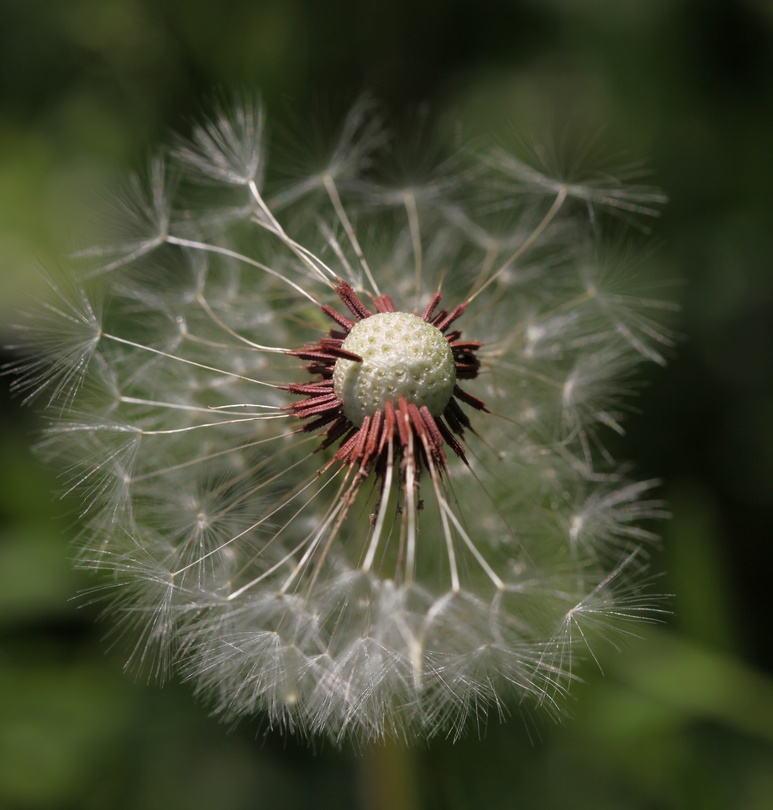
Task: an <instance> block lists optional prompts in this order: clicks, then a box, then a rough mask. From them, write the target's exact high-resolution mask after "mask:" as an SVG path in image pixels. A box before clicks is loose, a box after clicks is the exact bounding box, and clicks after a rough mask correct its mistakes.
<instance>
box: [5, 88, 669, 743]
mask: <svg viewBox="0 0 773 810" xmlns="http://www.w3.org/2000/svg"><path fill="white" fill-rule="evenodd" d="M383 118H384V116H383V113H382V111H381V109H380V108H379V106H378V105H377V104H376V103H375V102H373V101H372V100H370V99H366V100H364V101H361V102H359V103H358V104H356V105H355V106H354V108H353V109H352V111H351V112H350V114H349V115H348V116H347V117H346V118H345V120H344V122H343V124H342V126H341V127H340V128H339V129H338V131H337V133H335V134H334V136H333V137H332V138H331V139H330V140H329V142H327V143H326V144H324V145H319V144H317V145H316V148H315V149H314V150H313V152H314V159H313V160H312V162H311V164H312V165H309V166H308V167H307V168H306V170H305V171H302V170H301V168H302V167H301V166H300V165H299V164H298V163H297V162H296V164H295V165H294V166H293V167H292V171H288V170H287V169H286V168H285V169H284V170H281V171H274V170H273V169H272V166H273V159H274V154H273V152H272V150H270V149H269V145H268V143H267V140H266V134H265V133H266V124H265V120H266V114H265V111H264V110H263V107H262V105H261V103H260V102H259V101H258V100H255V99H250V98H247V97H242V98H240V99H239V100H238V102H237V103H236V105H235V106H234V105H232V106H229V105H225V104H221V105H220V106H219V107H218V108H217V109H216V110H215V114H214V115H213V116H212V117H211V118H210V119H209V120H208V121H206V122H204V123H203V124H201V125H200V126H198V127H196V128H195V129H194V131H193V134H192V136H191V138H189V139H183V138H180V139H178V140H177V141H176V142H175V144H174V147H173V149H171V150H170V152H169V154H168V155H167V156H166V157H165V159H164V160H161V159H156V160H154V161H153V163H152V166H151V170H150V172H149V173H147V175H146V176H145V179H144V180H143V176H142V175H137V176H136V177H134V178H133V179H132V180H131V181H130V182H129V183H128V184H127V186H126V188H125V189H124V192H125V194H124V196H126V198H127V199H126V201H125V202H124V203H122V205H121V207H119V208H117V209H116V211H117V214H118V218H119V219H120V220H122V221H121V222H120V223H119V225H120V227H118V228H117V229H116V232H115V233H116V238H115V240H114V241H113V242H112V243H110V244H108V245H107V246H106V247H98V248H95V249H93V250H89V251H86V252H85V253H83V254H81V255H80V256H79V257H77V263H78V267H77V269H76V270H75V271H74V277H73V280H71V281H69V282H68V283H66V284H56V285H52V295H51V299H50V300H49V301H47V302H45V303H44V304H43V305H42V306H41V307H40V308H39V309H38V311H37V312H33V313H31V314H30V316H29V317H27V318H26V319H25V321H24V323H23V324H22V325H21V328H20V341H19V347H20V349H21V350H22V351H23V352H24V359H23V360H22V361H21V363H20V364H19V366H18V368H17V371H16V374H17V376H16V387H17V388H20V389H23V390H24V391H25V393H27V394H28V395H29V397H30V398H33V399H34V398H35V397H36V396H38V397H39V398H40V399H41V401H42V402H43V404H44V405H45V406H46V407H48V408H49V412H50V413H51V415H52V418H53V426H52V428H51V430H50V431H49V432H48V433H47V435H46V437H45V438H44V439H43V441H42V442H41V449H42V451H43V452H44V453H45V455H46V456H48V457H49V458H50V459H51V461H52V463H54V464H57V465H58V466H59V468H60V469H61V470H62V474H63V481H64V487H65V489H66V490H67V491H68V492H72V493H77V494H78V495H80V497H81V499H82V504H83V507H82V520H83V530H82V533H81V536H80V537H79V539H78V552H77V558H78V563H79V565H81V566H82V567H84V568H86V569H89V570H92V571H94V572H95V573H98V574H100V575H101V576H102V577H103V579H102V580H100V584H99V585H98V587H97V589H96V590H95V592H94V598H106V599H107V600H108V602H107V609H106V613H107V614H108V615H109V616H110V620H111V621H112V622H117V627H118V630H117V632H125V633H127V634H130V635H131V637H132V639H133V646H132V650H133V652H132V656H131V661H130V664H131V665H133V666H136V667H140V668H143V669H144V670H148V671H150V672H151V673H152V674H156V675H157V676H158V677H160V678H166V677H170V676H171V675H172V674H173V673H177V674H178V675H179V676H181V677H182V678H184V679H186V680H188V681H190V682H191V684H192V686H193V689H194V690H195V692H196V693H197V694H198V695H200V696H201V697H202V699H203V700H205V701H207V702H208V704H209V705H210V706H211V707H212V708H213V709H214V711H215V712H216V713H218V714H220V715H222V716H223V717H226V718H229V719H238V718H243V717H245V716H248V717H251V716H258V717H260V718H263V719H264V721H265V722H267V723H268V724H269V725H271V726H275V727H281V728H283V729H285V730H287V731H288V732H292V733H298V734H301V735H309V736H316V735H324V736H326V737H328V738H330V739H332V740H334V741H336V742H344V741H346V740H356V741H372V740H378V739H382V738H384V737H386V736H393V737H398V738H401V739H414V738H416V737H421V738H428V737H432V736H434V735H437V734H448V735H450V736H452V737H456V736H458V735H460V734H462V733H464V731H465V729H467V728H468V727H470V726H474V727H475V728H477V729H480V728H481V727H482V726H484V725H485V722H486V719H487V718H488V717H489V716H495V717H501V716H504V715H506V714H507V712H508V710H509V707H512V706H516V705H518V706H520V705H521V704H522V703H524V702H527V703H531V704H533V705H535V706H541V707H544V708H545V709H546V710H547V711H548V712H549V713H553V714H557V713H560V711H561V708H560V707H561V704H562V698H563V696H564V694H565V692H566V691H567V689H568V688H569V686H570V684H571V682H572V680H573V679H574V678H575V674H574V673H575V666H576V660H577V659H578V658H580V657H582V655H583V654H585V655H586V657H587V655H588V654H590V656H591V657H594V656H595V646H594V648H593V649H591V648H590V645H591V644H593V643H594V642H593V640H592V637H593V636H594V634H595V635H596V636H600V637H602V638H604V637H607V636H612V635H613V634H614V632H616V631H615V629H614V628H616V627H617V626H618V625H619V624H620V623H621V622H627V621H631V620H635V619H647V618H652V617H655V616H657V615H658V612H659V610H660V607H659V602H658V601H657V599H656V598H650V597H649V596H648V595H647V593H646V585H647V581H648V579H647V575H646V574H645V569H646V559H647V554H646V547H647V546H648V545H649V544H651V543H652V542H654V541H655V534H654V532H653V529H652V525H651V524H652V521H654V520H657V519H660V518H662V517H664V514H665V513H664V508H663V506H662V504H661V503H660V501H659V499H658V498H657V497H656V496H654V495H653V494H652V489H653V487H654V486H655V483H654V482H652V481H646V482H636V481H632V480H630V479H629V475H628V472H627V469H626V468H625V467H624V466H623V465H621V464H620V463H618V462H617V461H616V460H615V459H614V458H613V457H612V455H611V453H610V452H609V450H608V448H607V436H608V435H609V434H610V433H619V432H620V431H622V425H623V422H624V419H625V418H626V415H627V412H628V410H629V407H628V406H627V404H626V399H627V397H628V396H629V395H630V393H631V390H632V380H633V374H634V373H635V370H636V369H637V367H638V365H639V364H640V363H641V362H642V361H644V360H649V361H654V362H657V363H661V362H663V360H664V357H665V353H666V350H667V348H668V346H669V344H670V335H669V332H668V331H667V329H665V328H664V327H663V326H662V325H661V324H660V322H659V315H660V314H661V313H662V311H663V305H662V304H661V303H660V302H659V301H658V300H657V297H655V296H652V295H651V294H643V292H642V290H641V286H642V285H641V284H640V282H636V284H634V283H633V270H632V265H631V263H630V262H628V261H625V260H622V259H620V252H619V251H618V252H615V251H607V248H606V245H605V241H604V239H603V234H602V232H601V226H602V223H603V221H604V217H605V212H606V211H607V210H611V213H612V214H613V215H616V217H617V218H619V216H620V214H621V213H623V214H625V217H626V218H629V217H637V216H642V215H646V214H648V213H651V212H652V209H653V207H654V206H655V205H657V204H658V203H659V202H660V201H661V197H660V196H659V194H658V193H657V192H655V191H652V190H651V189H648V188H645V187H642V186H637V187H634V188H630V189H629V188H627V187H626V185H625V183H623V182H621V181H620V179H619V178H615V177H612V176H610V175H609V174H608V173H605V172H595V173H594V171H593V170H592V169H589V170H588V171H587V172H579V173H574V174H572V176H571V179H570V178H569V176H568V175H565V176H559V175H553V176H551V175H550V173H549V171H548V168H549V167H548V166H546V165H542V164H540V165H534V166H528V165H527V164H526V163H524V162H523V161H522V160H518V159H516V158H513V157H511V156H509V155H508V154H506V153H505V152H504V151H503V150H502V149H501V148H498V147H497V148H488V149H487V148H484V147H481V146H477V147H476V148H475V149H474V150H472V149H470V150H461V151H459V150H458V149H457V148H454V149H446V148H445V147H443V146H442V145H440V146H439V145H437V144H434V145H432V146H431V148H429V149H428V150H427V156H426V157H425V158H422V159H414V160H412V162H413V163H414V164H415V165H418V166H419V167H420V171H419V172H418V174H417V176H415V177H406V176H405V172H401V173H400V177H399V182H396V183H391V184H390V182H389V181H388V179H385V178H388V177H389V176H390V174H389V171H387V170H383V163H384V161H385V160H386V158H387V157H388V155H389V153H392V154H394V153H395V152H396V151H399V146H397V145H395V144H393V143H392V142H391V141H390V138H389V135H388V133H387V130H386V128H385V127H384V122H383ZM422 120H423V119H422ZM422 127H423V124H422ZM423 132H425V130H424V129H423ZM425 134H426V133H425ZM422 138H424V135H423V136H422ZM419 140H422V139H418V140H417V141H416V143H418V142H419ZM414 145H415V144H414ZM272 146H273V144H272ZM583 177H587V178H590V179H589V180H588V181H587V182H584V181H583V180H582V178H583ZM170 178H173V179H174V182H171V181H170ZM121 212H122V213H121ZM632 251H633V248H631V249H630V251H629V252H632Z"/></svg>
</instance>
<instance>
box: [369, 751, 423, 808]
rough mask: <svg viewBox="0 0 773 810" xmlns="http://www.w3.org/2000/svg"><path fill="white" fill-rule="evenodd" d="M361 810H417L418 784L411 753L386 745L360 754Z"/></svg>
mask: <svg viewBox="0 0 773 810" xmlns="http://www.w3.org/2000/svg"><path fill="white" fill-rule="evenodd" d="M360 774H361V777H360V778H361V782H360V807H361V808H362V810H394V808H396V807H399V808H401V810H419V808H420V807H421V801H420V798H419V784H418V779H417V762H416V755H415V750H414V749H412V748H409V747H408V746H406V745H402V744H401V743H398V742H394V741H391V740H390V741H388V742H383V743H379V744H376V745H372V746H370V747H369V748H367V749H366V750H365V751H364V752H363V759H362V764H361V768H360Z"/></svg>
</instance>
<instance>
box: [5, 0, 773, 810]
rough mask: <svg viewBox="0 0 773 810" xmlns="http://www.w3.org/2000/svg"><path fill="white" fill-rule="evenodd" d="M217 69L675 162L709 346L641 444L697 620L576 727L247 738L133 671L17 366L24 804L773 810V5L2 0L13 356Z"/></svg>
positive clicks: (12, 703)
mask: <svg viewBox="0 0 773 810" xmlns="http://www.w3.org/2000/svg"><path fill="white" fill-rule="evenodd" d="M220 87H225V88H233V87H248V88H260V89H261V91H262V92H263V94H264V97H265V99H266V101H267V104H268V106H269V110H270V111H271V112H274V111H277V112H279V113H281V111H283V110H284V109H285V108H288V107H289V108H291V109H293V110H295V111H296V112H298V113H302V114H304V115H305V114H306V113H308V112H309V111H312V112H311V116H312V117H313V115H315V114H316V113H314V112H313V111H315V110H318V109H320V108H322V109H324V108H325V105H326V104H330V105H335V104H338V103H339V102H340V100H341V99H344V100H346V99H349V100H350V99H352V98H353V97H354V96H355V95H356V94H357V93H358V92H359V91H361V90H363V89H366V90H370V91H371V92H372V93H373V94H374V95H375V96H377V97H378V98H380V99H383V101H384V103H385V104H386V106H387V108H388V109H390V110H391V111H392V112H393V113H394V114H395V115H396V116H397V117H398V119H399V117H400V116H401V115H403V114H405V111H407V110H410V109H415V108H416V106H417V105H422V104H425V103H426V104H428V105H429V106H430V108H431V109H432V110H433V111H437V112H438V113H439V114H440V115H441V117H445V118H446V119H448V120H452V119H454V118H456V117H458V120H459V121H462V122H464V124H465V126H466V127H468V128H469V129H471V130H472V131H473V132H487V133H490V134H492V135H494V136H497V137H499V136H501V137H505V133H506V132H507V131H508V129H509V128H510V127H512V126H513V125H515V126H517V127H519V128H520V127H523V128H525V129H537V130H539V127H540V126H542V125H543V124H544V122H545V121H546V120H547V119H553V120H555V119H558V120H562V119H563V118H565V117H575V118H577V117H579V118H581V119H582V120H583V121H584V122H585V123H584V125H586V126H587V125H589V126H591V127H596V128H602V127H603V128H604V129H605V130H606V133H607V135H608V137H609V139H610V142H611V143H612V144H613V145H614V146H615V148H620V149H623V150H624V151H625V152H627V154H628V155H629V156H630V157H632V158H646V159H647V161H648V164H649V166H650V167H651V169H652V179H653V181H654V182H655V183H657V184H658V185H660V186H661V187H663V188H664V189H665V190H666V191H667V192H668V194H669V196H670V199H671V201H670V204H669V205H668V207H667V209H666V210H665V212H664V215H663V217H662V218H661V219H660V220H659V221H658V222H657V223H656V227H655V233H656V237H655V239H656V243H657V244H656V248H655V249H656V252H655V253H654V256H655V258H656V260H655V261H654V262H653V261H652V260H650V261H649V263H648V264H649V265H650V266H654V267H655V268H656V270H655V271H654V272H656V274H657V276H658V279H659V280H662V279H674V280H676V281H677V282H678V283H677V284H676V285H675V286H673V287H672V288H667V289H666V291H665V294H667V295H669V296H672V297H673V298H674V299H676V300H678V301H679V302H680V304H681V314H680V316H679V318H678V321H677V324H676V326H677V329H678V330H679V332H680V335H681V338H680V343H679V346H678V348H677V350H676V351H675V352H674V357H673V360H672V362H671V363H670V365H669V366H668V368H667V369H665V370H662V369H648V370H647V371H646V373H645V377H644V378H643V379H644V382H646V387H645V388H643V390H642V391H641V393H640V396H639V398H638V400H637V403H636V404H637V407H640V408H641V414H640V415H636V416H634V417H633V418H632V419H631V420H630V422H629V432H628V435H627V436H626V438H625V440H624V442H623V446H622V452H623V454H624V455H625V456H626V457H628V458H631V459H633V460H634V461H635V465H636V470H637V472H638V474H640V475H641V477H642V478H646V477H660V478H662V480H663V481H664V485H663V492H664V495H665V497H666V498H667V499H668V501H669V503H670V507H671V511H672V513H673V517H672V519H671V520H670V521H669V522H668V523H667V525H665V526H664V531H663V533H664V543H663V550H662V552H661V553H659V554H658V555H656V557H655V559H654V566H655V568H656V569H657V570H662V571H665V572H666V573H665V576H664V578H663V579H662V580H661V582H662V589H663V590H664V591H667V592H670V593H673V594H675V596H674V598H673V600H672V608H673V615H672V616H671V617H669V619H668V621H667V622H666V623H665V624H664V625H663V626H660V627H642V628H640V629H639V633H638V635H639V636H640V637H638V638H631V639H630V640H629V641H628V642H627V643H626V644H625V649H624V650H623V651H622V654H618V653H616V652H614V651H603V653H602V656H601V664H602V667H603V670H604V673H603V676H602V675H601V674H600V673H599V672H598V668H596V667H592V666H589V667H588V668H587V669H586V670H584V671H583V673H582V674H583V676H584V678H585V683H583V684H581V685H579V686H578V688H576V689H575V690H574V693H573V701H572V703H571V704H570V705H569V717H568V718H567V719H566V720H565V721H564V722H563V723H561V724H558V725H555V724H553V723H552V722H550V721H548V720H545V719H543V718H540V717H533V716H524V717H521V716H519V714H518V711H517V709H516V710H514V712H513V716H512V717H511V718H510V719H509V722H507V723H506V724H504V725H500V724H499V723H497V722H496V721H493V722H491V723H490V724H489V728H488V730H487V732H486V734H485V737H483V739H480V738H479V737H478V735H476V734H475V733H474V732H473V733H471V734H470V735H469V736H468V737H467V738H465V739H464V740H462V741H461V742H459V743H457V744H456V745H453V744H451V743H450V742H448V743H447V742H443V741H440V742H435V743H433V744H432V745H431V746H430V747H418V748H417V749H415V750H413V751H411V752H409V753H408V754H405V753H404V752H400V751H396V750H393V749H386V750H384V751H380V752H377V753H375V754H373V753H372V752H366V755H365V756H364V757H363V756H360V755H357V754H355V753H353V752H351V751H346V750H344V751H337V750H335V749H333V748H331V747H330V746H329V745H318V746H316V748H312V749H310V748H309V747H308V746H306V745H305V744H302V743H299V742H298V741H296V740H293V739H292V738H290V739H283V738H281V737H279V736H277V735H275V734H272V733H268V734H266V733H265V731H264V730H263V729H262V727H261V726H260V724H259V723H258V722H256V723H254V724H250V723H243V724H242V725H240V726H239V727H237V728H236V729H229V728H226V727H224V726H222V725H220V724H218V723H217V722H215V721H214V720H212V719H210V718H209V717H208V716H207V713H206V709H205V708H203V707H202V706H200V705H197V704H196V703H195V702H194V701H193V700H192V699H191V697H190V695H189V693H188V690H187V689H186V687H185V686H179V685H168V686H165V687H164V688H160V687H158V686H156V685H147V684H137V683H135V682H134V681H133V680H132V679H131V678H129V677H127V676H125V675H124V674H123V672H122V670H121V662H122V658H121V652H120V650H114V649H113V650H111V649H110V647H109V644H108V643H107V642H105V640H104V638H103V636H104V635H105V633H106V632H107V625H106V624H104V623H99V622H98V621H97V620H96V616H97V613H98V610H97V608H96V607H92V606H90V605H88V604H86V605H84V604H83V602H82V601H81V602H78V601H73V600H72V597H73V596H74V595H75V594H76V593H77V592H78V591H79V589H80V588H82V587H83V586H84V585H85V584H86V582H85V580H84V579H83V578H82V577H81V575H79V574H77V573H74V572H73V571H71V569H70V565H69V560H68V556H69V552H68V537H71V536H72V535H73V534H74V531H75V526H76V523H77V516H76V515H75V514H74V513H73V511H72V506H71V505H70V504H68V503H67V502H66V501H65V502H62V501H59V500H56V499H55V498H54V497H53V496H52V495H51V492H52V491H53V490H54V489H55V488H56V486H57V483H56V479H55V477H54V475H53V473H52V472H51V471H49V470H46V469H44V468H43V467H42V466H41V465H40V464H39V463H38V462H37V461H36V459H35V458H34V456H33V454H32V453H31V451H30V446H31V444H32V442H33V440H34V436H35V433H36V431H37V430H38V429H39V428H40V426H41V425H40V422H39V420H38V417H37V416H36V415H35V414H34V412H32V411H31V410H29V409H25V408H22V407H21V405H20V403H19V402H18V401H17V400H14V399H13V398H12V397H10V395H9V394H8V384H9V381H8V378H7V377H3V378H0V383H2V385H1V387H0V409H1V412H2V421H1V422H0V441H1V442H2V444H1V445H0V448H1V450H0V452H2V459H1V460H0V807H3V808H30V809H33V808H34V809H37V808H53V809H55V810H64V809H65V808H83V809H84V810H101V808H116V809H117V810H123V809H124V808H125V809H126V810H135V809H136V810H155V809H156V808H171V807H184V808H188V810H199V809H201V810H204V808H218V810H243V809H246V808H262V807H266V808H269V807H270V808H276V809H277V810H284V808H306V807H313V808H315V810H323V808H326V807H330V808H333V807H335V808H336V810H348V808H376V807H384V808H386V807H392V808H396V809H397V810H400V808H405V809H406V810H413V808H417V810H418V808H428V810H434V809H435V808H437V809H438V810H440V808H460V809H461V808H481V809H482V808H511V807H522V808H536V809H537V810H540V809H542V808H544V809H545V810H548V809H549V808H550V809H552V808H563V807H568V806H571V807H573V808H578V809H579V810H583V809H584V808H593V810H607V809H609V810H612V808H619V809H620V810H640V809H641V810H645V808H646V810H660V808H680V810H690V809H691V808H695V809H696V810H698V809H700V810H714V809H716V810H729V809H731V808H739V810H740V808H743V810H769V809H770V808H773V678H772V677H771V673H773V632H771V624H772V621H771V620H772V619H773V611H771V593H773V531H772V527H773V5H772V4H771V3H770V2H769V1H768V0H510V2H499V1H498V0H359V1H358V0H228V2H218V0H0V344H7V343H8V342H9V341H10V340H11V338H10V336H9V334H8V324H9V323H10V322H12V320H13V317H14V316H13V313H14V311H15V310H16V309H17V308H19V307H21V306H24V301H25V300H26V296H28V295H29V294H31V293H34V292H35V290H36V289H38V288H39V286H40V284H41V281H40V278H39V276H38V275H37V274H36V271H35V267H36V265H37V264H38V263H39V262H41V261H42V262H43V263H44V264H45V263H48V262H51V261H53V262H55V261H56V256H57V255H61V253H62V251H63V250H65V249H66V248H67V247H68V246H70V245H71V244H73V243H75V242H76V241H77V238H78V236H77V234H78V229H79V228H82V225H83V223H84V222H86V221H87V220H88V219H89V218H90V217H91V214H90V213H89V212H90V210H91V206H92V204H93V201H94V196H93V193H94V190H95V189H96V190H97V191H98V190H100V189H104V188H105V187H106V186H107V185H109V183H110V182H111V181H113V180H114V179H115V178H116V177H117V176H119V175H120V174H122V173H123V172H124V171H126V170H127V168H131V167H133V166H139V165H141V164H142V162H143V160H144V159H145V156H146V155H147V154H148V152H149V151H151V150H152V148H153V147H154V146H155V145H156V144H157V143H159V142H161V141H163V140H165V139H166V137H167V134H168V132H169V131H170V130H186V129H187V128H188V127H189V123H190V121H191V120H192V119H193V118H195V117H196V116H197V115H198V113H199V111H200V110H201V108H202V106H205V104H206V99H207V98H208V97H209V96H210V95H211V93H212V91H213V90H215V89H217V88H220ZM6 355H7V356H6V358H5V359H6V360H11V359H12V357H11V356H10V353H9V352H6ZM390 786H391V788H390ZM390 789H391V790H392V791H393V792H392V793H390Z"/></svg>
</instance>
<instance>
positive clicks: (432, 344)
mask: <svg viewBox="0 0 773 810" xmlns="http://www.w3.org/2000/svg"><path fill="white" fill-rule="evenodd" d="M343 348H344V349H346V350H347V351H350V352H354V353H355V354H358V355H359V356H360V357H362V362H361V363H358V362H355V361H354V360H344V359H343V358H342V359H339V360H338V361H337V362H336V364H335V369H334V371H333V387H334V389H335V393H336V396H337V397H338V398H339V399H340V400H341V402H342V403H343V410H344V413H345V414H346V416H347V417H348V418H349V419H350V420H351V422H352V424H354V425H358V426H359V425H361V424H362V422H363V420H364V419H365V417H366V416H369V415H372V414H374V413H375V412H376V411H377V410H380V409H383V407H384V403H386V402H387V401H389V400H391V401H392V402H394V403H395V404H397V400H398V398H399V397H405V399H406V400H407V401H408V402H412V403H414V404H416V405H417V406H419V407H421V406H422V405H426V406H427V408H428V409H429V411H430V413H431V414H432V415H433V416H440V415H441V414H442V413H443V411H444V410H445V407H446V405H448V402H449V400H450V399H451V395H452V394H453V392H454V385H455V384H456V365H455V363H454V357H453V354H452V352H451V348H450V346H449V345H448V341H447V340H446V339H445V337H444V336H443V334H442V332H441V331H440V330H439V329H437V328H435V327H434V326H432V324H430V323H427V322H426V321H425V320H423V319H422V318H419V317H418V316H417V315H411V314H410V313H408V312H379V313H377V314H376V315H371V316H370V317H369V318H365V319H364V320H362V321H359V322H358V323H356V324H355V325H354V327H353V328H352V330H351V332H350V333H349V335H348V336H347V338H346V340H345V341H344V343H343Z"/></svg>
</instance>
